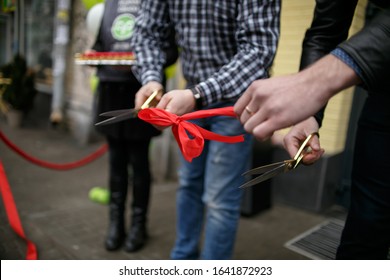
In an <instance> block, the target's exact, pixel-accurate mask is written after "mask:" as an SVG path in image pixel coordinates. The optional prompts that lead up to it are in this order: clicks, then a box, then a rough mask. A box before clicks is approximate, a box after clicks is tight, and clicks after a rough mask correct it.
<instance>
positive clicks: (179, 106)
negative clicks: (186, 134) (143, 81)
mask: <svg viewBox="0 0 390 280" xmlns="http://www.w3.org/2000/svg"><path fill="white" fill-rule="evenodd" d="M157 108H161V109H165V110H167V111H168V112H170V113H173V114H176V115H179V116H180V115H184V114H186V113H189V112H192V111H193V110H194V109H195V98H194V95H193V94H192V91H191V90H189V89H185V90H178V89H177V90H171V91H170V92H167V93H166V94H164V95H163V97H162V98H161V101H160V102H159V103H158V104H157Z"/></svg>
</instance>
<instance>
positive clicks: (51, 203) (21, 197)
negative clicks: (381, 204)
mask: <svg viewBox="0 0 390 280" xmlns="http://www.w3.org/2000/svg"><path fill="white" fill-rule="evenodd" d="M0 130H1V131H2V132H3V133H4V134H5V135H6V136H7V137H8V138H9V139H10V140H11V141H12V142H13V143H15V144H16V145H17V146H19V147H20V148H21V149H22V150H24V151H25V152H27V153H28V154H31V155H32V156H34V157H37V158H39V159H42V160H46V161H50V162H56V163H65V162H73V161H77V160H79V159H81V158H82V157H84V156H86V155H89V154H91V153H92V152H94V151H95V150H96V149H97V148H98V147H100V146H101V145H102V144H103V142H102V141H97V142H96V143H92V144H88V145H87V146H81V145H79V144H78V143H76V141H75V140H74V139H73V138H72V137H71V136H70V135H69V133H67V132H66V131H65V130H64V129H63V128H57V129H53V128H51V127H49V125H47V126H46V125H43V126H42V125H40V126H36V125H34V124H30V125H25V126H24V127H22V128H19V129H14V128H10V127H9V126H8V125H7V124H6V122H5V120H4V117H3V116H0ZM0 142H1V141H0ZM0 159H1V161H2V163H3V165H4V168H5V172H6V175H7V178H8V181H9V184H10V187H11V189H12V192H13V195H14V198H15V201H16V205H17V208H18V211H19V215H20V218H21V221H22V224H23V227H24V230H25V233H26V235H27V237H28V238H29V239H30V240H32V241H33V242H34V243H35V244H36V246H37V248H38V255H39V259H44V260H49V259H65V260H66V259H72V260H77V259H88V260H98V259H99V260H110V259H139V260H141V259H169V251H170V249H171V247H172V244H173V241H174V237H175V191H176V182H155V183H154V185H153V193H152V201H151V209H150V217H149V224H148V225H149V232H150V241H149V243H148V245H147V246H146V247H145V249H143V250H141V251H140V252H137V253H132V254H129V253H126V252H124V251H123V250H119V251H117V252H107V251H105V249H104V248H103V239H104V236H105V232H106V227H107V219H108V213H107V212H108V211H107V207H106V206H104V205H101V204H97V203H95V202H92V201H91V200H89V198H88V192H89V191H90V189H91V188H92V187H94V186H105V184H106V182H107V154H105V155H103V156H102V157H101V158H99V159H98V160H95V161H94V162H92V163H90V164H88V165H85V166H82V167H80V168H77V169H73V170H70V171H56V170H51V169H46V168H42V167H39V166H37V165H34V164H32V163H31V162H29V161H26V160H25V159H23V158H22V157H21V156H19V155H18V154H16V153H14V152H13V151H11V150H10V149H9V148H8V147H7V146H6V145H5V144H4V143H3V142H1V143H0ZM326 218H327V217H325V216H323V215H320V214H315V213H310V212H306V211H303V210H299V209H295V208H292V207H288V206H285V205H277V204H276V205H275V204H274V205H273V207H272V209H270V210H267V211H264V212H261V213H259V214H257V215H255V216H254V217H250V218H244V217H243V218H242V219H241V222H240V227H239V231H238V236H237V242H236V249H235V253H234V259H274V260H278V259H306V257H304V256H302V255H299V254H297V253H295V252H293V251H291V250H289V249H287V248H285V247H284V243H285V242H286V241H288V240H290V239H292V238H293V237H295V236H297V235H298V234H300V233H302V232H304V231H306V230H307V229H309V228H311V227H313V226H315V225H317V224H319V223H321V222H322V221H324V220H325V219H326ZM0 223H1V227H0V257H1V259H3V260H4V259H24V258H25V251H26V246H25V243H24V242H23V241H22V240H21V239H20V238H19V237H18V236H17V235H16V234H15V233H14V232H13V231H12V230H11V229H10V227H9V224H8V221H7V217H6V214H5V211H4V205H3V202H2V200H1V203H0Z"/></svg>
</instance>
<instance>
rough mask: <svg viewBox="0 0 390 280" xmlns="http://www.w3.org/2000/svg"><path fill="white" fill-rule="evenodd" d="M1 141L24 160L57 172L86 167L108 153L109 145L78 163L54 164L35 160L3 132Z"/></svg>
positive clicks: (0, 137) (0, 133) (0, 134)
mask: <svg viewBox="0 0 390 280" xmlns="http://www.w3.org/2000/svg"><path fill="white" fill-rule="evenodd" d="M0 139H1V140H3V142H4V143H5V144H6V145H7V146H8V147H9V148H11V150H13V151H14V152H16V153H17V154H19V155H20V156H22V157H23V158H24V159H26V160H28V161H30V162H32V163H34V164H36V165H39V166H41V167H45V168H49V169H55V170H70V169H74V168H77V167H80V166H82V165H85V164H87V163H90V162H91V161H94V160H95V159H97V158H98V157H100V156H102V155H103V154H104V153H105V152H106V151H107V144H103V145H102V146H100V147H99V148H98V149H97V150H96V151H95V152H94V153H92V154H90V155H88V156H86V157H85V158H82V159H80V160H78V161H76V162H70V163H52V162H47V161H43V160H40V159H38V158H35V157H33V156H31V155H29V154H27V153H26V152H24V151H23V150H21V149H20V148H19V147H17V146H16V145H15V144H14V143H12V142H11V141H10V140H9V139H8V138H7V137H6V136H5V135H4V134H3V133H2V132H1V131H0Z"/></svg>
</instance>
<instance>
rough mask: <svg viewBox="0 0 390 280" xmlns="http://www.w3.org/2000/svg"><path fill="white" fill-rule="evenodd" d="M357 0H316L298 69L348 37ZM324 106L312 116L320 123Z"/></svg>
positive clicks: (315, 59) (312, 61) (323, 54)
mask: <svg viewBox="0 0 390 280" xmlns="http://www.w3.org/2000/svg"><path fill="white" fill-rule="evenodd" d="M356 3H357V0H343V1H335V0H316V7H315V9H314V15H313V20H312V24H311V26H310V28H309V29H308V30H307V31H306V33H305V38H304V40H303V43H302V54H301V62H300V69H301V70H302V69H304V68H306V67H307V66H309V65H310V64H312V63H314V62H316V61H317V60H319V59H320V58H322V57H323V56H325V55H327V54H329V53H330V52H331V51H332V50H333V49H334V48H336V46H337V45H338V44H340V43H341V42H342V41H344V40H345V39H346V38H347V37H348V31H349V27H350V26H351V22H352V19H353V15H354V11H355V7H356ZM324 111H325V107H324V108H322V109H321V110H320V111H319V112H318V113H317V114H316V115H315V116H314V117H315V118H316V120H317V122H318V124H319V125H320V126H321V125H322V120H323V118H324Z"/></svg>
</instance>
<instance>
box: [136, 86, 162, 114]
mask: <svg viewBox="0 0 390 280" xmlns="http://www.w3.org/2000/svg"><path fill="white" fill-rule="evenodd" d="M155 90H161V91H162V90H163V86H162V85H161V84H160V83H158V82H154V81H152V82H149V83H147V84H145V85H144V86H142V87H141V88H140V90H139V91H138V92H137V94H136V95H135V108H141V106H142V104H144V102H145V101H146V100H147V99H148V97H149V96H150V95H151V94H152V93H153V92H154V91H155ZM161 95H162V93H161V94H159V95H158V96H157V97H156V99H157V100H159V99H160V98H161Z"/></svg>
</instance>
